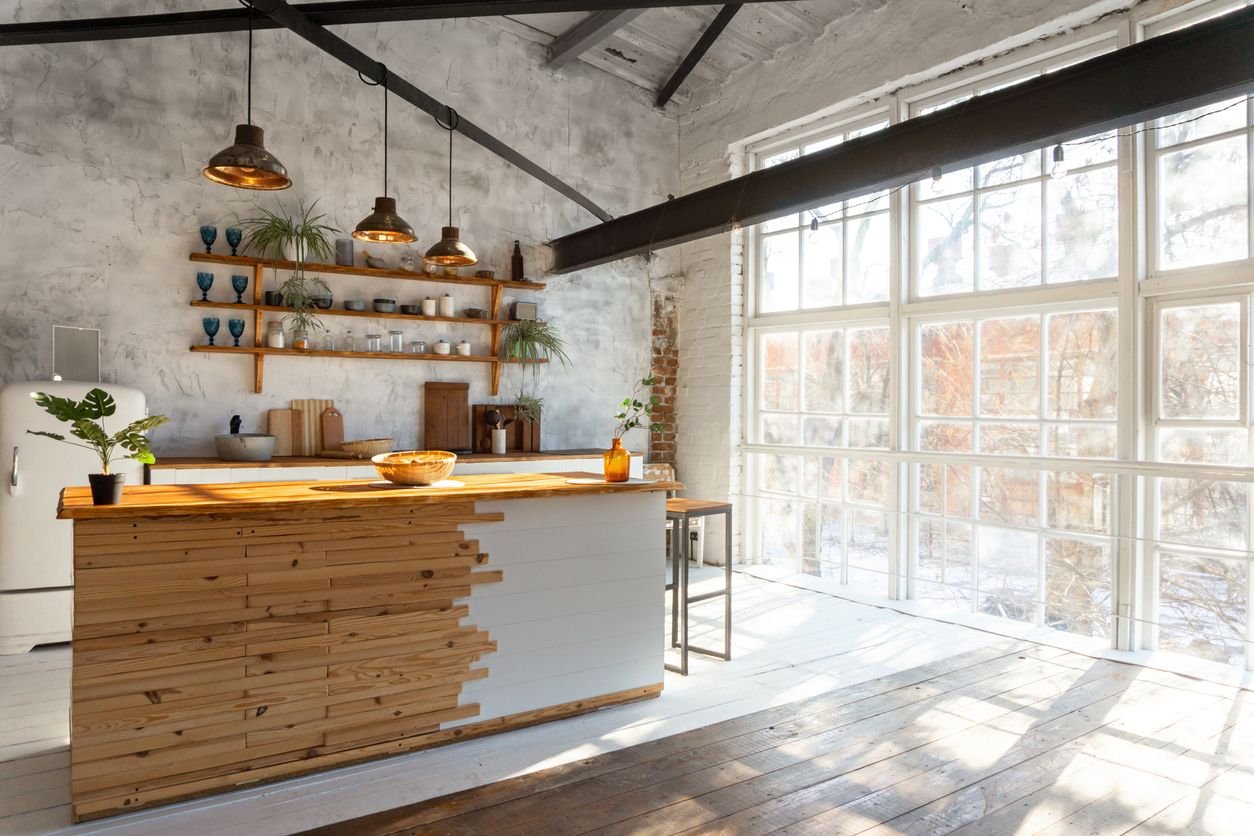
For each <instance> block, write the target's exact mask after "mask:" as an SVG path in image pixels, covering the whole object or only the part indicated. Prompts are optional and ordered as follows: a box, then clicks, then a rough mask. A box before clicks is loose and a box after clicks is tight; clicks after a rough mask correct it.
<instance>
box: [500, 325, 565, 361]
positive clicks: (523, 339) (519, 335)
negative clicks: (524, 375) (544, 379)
mask: <svg viewBox="0 0 1254 836" xmlns="http://www.w3.org/2000/svg"><path fill="white" fill-rule="evenodd" d="M501 359H503V360H517V361H519V362H522V363H533V364H538V363H540V361H543V360H552V359H557V360H560V361H561V363H562V365H563V366H569V365H570V357H568V356H566V342H565V341H564V340H563V339H562V338H561V337H560V336H558V333H557V331H556V329H554V328H553V326H552V325H549V324H548V323H547V322H541V321H539V320H536V319H520V320H518V321H517V322H511V323H510V324H509V325H507V326H505V330H504V331H503V332H502V333H501ZM532 372H533V373H538V372H539V367H538V365H533V366H532Z"/></svg>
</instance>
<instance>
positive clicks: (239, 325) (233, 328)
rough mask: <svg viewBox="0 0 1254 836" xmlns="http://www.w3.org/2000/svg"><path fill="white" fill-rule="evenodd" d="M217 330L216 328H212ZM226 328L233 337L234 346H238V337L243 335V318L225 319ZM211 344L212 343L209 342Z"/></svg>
mask: <svg viewBox="0 0 1254 836" xmlns="http://www.w3.org/2000/svg"><path fill="white" fill-rule="evenodd" d="M213 330H214V331H217V330H218V329H217V328H215V329H213ZM226 330H228V331H230V332H231V336H232V337H234V338H235V347H236V348H239V338H240V337H242V336H244V320H242V319H228V320H227V321H226ZM210 345H212V343H210Z"/></svg>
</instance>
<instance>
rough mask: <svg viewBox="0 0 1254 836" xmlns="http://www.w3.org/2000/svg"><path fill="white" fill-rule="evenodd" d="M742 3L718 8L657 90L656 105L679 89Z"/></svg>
mask: <svg viewBox="0 0 1254 836" xmlns="http://www.w3.org/2000/svg"><path fill="white" fill-rule="evenodd" d="M743 5H744V4H743V3H728V4H727V5H726V6H724V7H723V8H721V9H719V10H718V14H717V15H715V16H714V20H712V21H710V25H709V26H707V27H706V28H705V31H704V32H702V33H701V37H700V38H698V39H697V42H696V44H694V45H693V47H692V51H691V52H689V53H688V54H687V55H686V56H684V60H683V61H681V62H680V63H679V66H678V67H676V68H675V72H674V73H672V74H671V77H670V79H668V80H667V82H666V83H665V84H663V85H662V89H661V90H659V91H658V94H657V98H656V99H655V100H654V102H653V103H654V104H655V105H656V106H658V107H665V106H666V103H667V102H669V101H670V100H671V96H673V95H675V91H676V90H678V89H679V85H681V84H683V83H684V80H685V79H686V78H688V74H689V73H691V72H692V71H693V69H694V68H695V67H696V66H697V64H699V63H700V62H701V59H702V58H704V57H705V53H706V52H708V51H709V49H710V47H712V46H714V42H715V41H717V40H718V36H719V35H721V34H723V30H724V29H726V28H727V24H729V23H731V20H732V18H733V17H735V16H736V12H738V11H740V7H741V6H743Z"/></svg>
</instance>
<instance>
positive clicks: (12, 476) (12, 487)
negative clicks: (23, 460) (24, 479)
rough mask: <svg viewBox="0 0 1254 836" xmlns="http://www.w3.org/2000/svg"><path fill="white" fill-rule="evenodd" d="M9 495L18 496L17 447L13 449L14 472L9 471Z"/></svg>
mask: <svg viewBox="0 0 1254 836" xmlns="http://www.w3.org/2000/svg"><path fill="white" fill-rule="evenodd" d="M9 493H11V494H13V495H14V496H17V445H14V447H13V470H11V471H9Z"/></svg>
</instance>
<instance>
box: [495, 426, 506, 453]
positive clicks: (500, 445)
mask: <svg viewBox="0 0 1254 836" xmlns="http://www.w3.org/2000/svg"><path fill="white" fill-rule="evenodd" d="M492 455H494V456H504V455H505V430H500V429H493V430H492Z"/></svg>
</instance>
